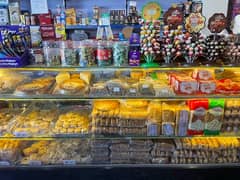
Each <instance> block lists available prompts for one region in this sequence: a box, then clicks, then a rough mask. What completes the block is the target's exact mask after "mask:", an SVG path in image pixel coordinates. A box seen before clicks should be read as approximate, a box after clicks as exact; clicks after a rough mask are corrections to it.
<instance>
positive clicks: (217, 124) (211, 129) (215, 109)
mask: <svg viewBox="0 0 240 180" xmlns="http://www.w3.org/2000/svg"><path fill="white" fill-rule="evenodd" d="M224 106H225V101H224V100H223V99H218V100H213V99H210V100H209V110H208V116H207V118H206V122H205V128H204V134H205V135H218V134H219V132H220V130H221V127H222V121H223V115H224Z"/></svg>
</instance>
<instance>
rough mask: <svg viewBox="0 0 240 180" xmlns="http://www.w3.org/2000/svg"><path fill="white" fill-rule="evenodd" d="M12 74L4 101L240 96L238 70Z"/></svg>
mask: <svg viewBox="0 0 240 180" xmlns="http://www.w3.org/2000/svg"><path fill="white" fill-rule="evenodd" d="M66 70H67V69H66ZM9 71H10V72H11V70H8V71H7V72H8V74H9V76H7V77H6V76H4V77H2V79H1V82H2V86H1V88H2V89H3V92H2V93H1V95H2V96H1V99H2V100H7V99H12V100H14V99H16V100H20V99H34V98H36V99H38V100H43V99H56V100H57V99H66V100H74V99H75V100H77V99H78V100H81V99H82V100H91V99H162V100H164V99H166V100H167V99H170V100H174V99H176V100H177V99H194V98H196V99H201V98H226V99H230V98H239V96H238V95H239V93H240V86H239V83H238V82H239V70H238V68H234V69H232V68H230V69H222V68H219V69H218V68H217V69H205V68H194V69H193V68H189V69H176V70H172V69H163V70H161V69H119V70H117V69H112V70H107V71H104V70H99V69H97V70H94V71H90V70H89V69H88V71H80V72H79V71H62V72H61V71H54V72H51V71H49V72H48V71H40V70H38V71H30V70H29V71H23V70H22V71H18V70H17V71H13V72H12V73H9ZM3 72H5V71H3ZM58 72H59V73H58ZM16 81H17V82H18V81H19V83H16V84H17V85H15V84H14V83H13V82H16ZM11 86H13V87H11ZM8 87H9V92H8V90H6V89H7V88H8Z"/></svg>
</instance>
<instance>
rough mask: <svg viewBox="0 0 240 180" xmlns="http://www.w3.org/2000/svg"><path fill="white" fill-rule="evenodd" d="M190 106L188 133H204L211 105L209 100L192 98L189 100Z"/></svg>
mask: <svg viewBox="0 0 240 180" xmlns="http://www.w3.org/2000/svg"><path fill="white" fill-rule="evenodd" d="M188 106H189V109H190V120H189V124H188V135H190V136H192V135H203V132H204V126H205V121H206V117H207V110H208V107H209V103H208V100H191V101H188Z"/></svg>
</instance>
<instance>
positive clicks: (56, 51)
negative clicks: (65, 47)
mask: <svg viewBox="0 0 240 180" xmlns="http://www.w3.org/2000/svg"><path fill="white" fill-rule="evenodd" d="M60 43H61V42H60V41H44V42H43V53H44V59H45V61H46V63H47V66H60V65H61V64H62V59H61V49H60Z"/></svg>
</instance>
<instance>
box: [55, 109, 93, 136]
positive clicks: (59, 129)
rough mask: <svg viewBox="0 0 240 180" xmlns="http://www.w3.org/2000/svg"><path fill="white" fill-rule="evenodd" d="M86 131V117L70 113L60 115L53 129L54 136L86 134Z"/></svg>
mask: <svg viewBox="0 0 240 180" xmlns="http://www.w3.org/2000/svg"><path fill="white" fill-rule="evenodd" d="M88 130H89V119H88V117H87V116H86V115H81V114H80V113H77V112H71V111H70V112H68V113H65V114H62V115H60V116H59V117H58V120H57V122H56V124H55V127H54V128H53V132H54V133H55V134H86V133H88Z"/></svg>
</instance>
